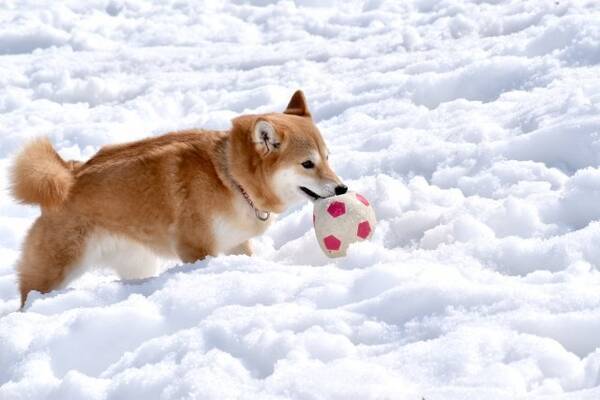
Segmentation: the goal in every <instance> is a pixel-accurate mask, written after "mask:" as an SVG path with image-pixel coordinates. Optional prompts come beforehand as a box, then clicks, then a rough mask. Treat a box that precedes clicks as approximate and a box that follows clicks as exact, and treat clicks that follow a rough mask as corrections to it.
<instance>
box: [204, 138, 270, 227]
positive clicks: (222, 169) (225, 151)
mask: <svg viewBox="0 0 600 400" xmlns="http://www.w3.org/2000/svg"><path fill="white" fill-rule="evenodd" d="M228 146H229V136H228V135H227V136H224V137H223V138H222V139H221V140H220V141H219V142H217V145H216V149H215V150H216V155H217V160H216V161H217V162H216V170H217V175H219V178H220V179H221V181H222V182H223V184H224V185H225V186H226V187H228V188H229V189H230V190H232V191H233V192H238V193H239V194H240V195H241V196H242V197H243V198H244V200H245V201H246V203H248V206H250V207H251V208H252V209H253V210H254V213H255V215H256V218H257V219H259V220H260V221H263V222H264V221H267V220H268V219H269V217H270V215H271V213H270V212H269V211H265V210H261V209H259V208H257V207H256V204H255V203H254V201H253V200H252V198H251V197H250V195H249V194H248V192H247V191H246V190H245V189H244V187H243V186H242V184H241V183H240V182H239V180H238V179H236V178H235V177H234V176H233V175H232V173H231V170H230V168H229V148H228Z"/></svg>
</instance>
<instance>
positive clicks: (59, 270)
mask: <svg viewBox="0 0 600 400" xmlns="http://www.w3.org/2000/svg"><path fill="white" fill-rule="evenodd" d="M88 232H89V229H88V227H87V226H86V225H85V224H84V223H82V222H81V221H78V220H77V219H75V218H69V219H67V218H64V217H63V216H61V215H59V214H57V213H44V214H42V216H40V217H39V218H38V219H37V220H36V221H35V223H34V224H33V226H32V227H31V229H30V230H29V233H28V234H27V237H26V239H25V242H24V244H23V252H22V255H21V259H20V260H19V262H18V264H17V270H18V276H19V290H20V293H21V309H23V307H24V306H25V302H26V300H27V294H28V293H29V292H30V291H32V290H37V291H39V292H41V293H47V292H49V291H51V290H54V289H56V288H59V287H61V285H63V284H64V283H65V280H66V278H67V277H68V275H69V274H70V273H71V272H72V271H73V270H74V269H75V268H77V267H78V262H79V261H80V260H81V258H82V255H83V251H84V247H85V239H86V237H87V234H88Z"/></svg>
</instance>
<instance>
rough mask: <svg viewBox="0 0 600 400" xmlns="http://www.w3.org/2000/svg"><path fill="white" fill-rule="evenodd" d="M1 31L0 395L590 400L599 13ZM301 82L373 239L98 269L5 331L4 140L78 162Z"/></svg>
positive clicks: (210, 13) (20, 20) (310, 16)
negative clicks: (338, 247) (368, 208)
mask: <svg viewBox="0 0 600 400" xmlns="http://www.w3.org/2000/svg"><path fill="white" fill-rule="evenodd" d="M0 22H1V23H0V136H1V137H2V139H1V140H0V186H1V187H2V188H3V191H2V192H1V193H0V260H2V262H1V263H0V316H1V317H0V398H2V399H41V398H47V399H82V398H85V399H98V400H99V399H131V398H147V399H154V398H156V399H159V398H160V399H176V398H189V399H191V398H202V399H225V398H246V399H249V398H261V399H285V398H293V399H336V398H337V399H354V398H356V399H368V398H372V399H375V398H377V399H383V398H394V399H404V398H405V399H421V398H425V399H427V400H435V399H445V400H447V399H465V398H486V399H490V400H496V399H515V398H527V399H557V398H561V399H597V398H599V397H600V339H599V338H600V292H599V290H598V288H599V287H600V286H599V285H600V273H599V269H600V248H599V247H598V243H599V241H600V206H599V204H600V94H599V93H600V80H599V79H598V77H599V76H600V75H599V74H600V68H599V63H600V6H599V5H598V4H597V2H595V1H591V0H590V1H577V0H572V1H564V0H560V1H545V0H544V1H542V0H537V1H526V2H524V1H517V0H512V1H475V0H473V1H461V2H456V1H450V0H441V1H431V0H412V1H402V2H396V1H385V0H368V1H364V2H360V1H350V2H345V1H344V2H342V1H338V0H329V1H313V0H306V1H297V2H295V3H294V2H290V1H282V2H279V3H277V4H271V3H270V2H268V1H262V0H261V1H234V2H230V3H225V2H192V1H190V2H186V1H172V2H164V1H159V0H154V1H143V2H142V1H138V0H92V1H86V2H79V1H65V2H54V1H37V0H35V1H34V0H28V1H27V0H18V1H17V0H7V1H4V2H3V5H2V8H1V9H0ZM297 88H302V89H303V90H304V91H305V94H306V95H307V98H308V101H309V106H310V107H311V110H312V113H313V116H314V118H315V120H316V121H317V123H318V125H319V127H320V129H321V131H322V132H323V134H324V136H325V139H326V141H327V143H328V146H329V148H330V150H331V151H332V152H331V157H330V160H331V163H332V164H333V167H334V169H335V170H336V172H338V174H339V175H340V176H341V177H342V178H344V180H345V182H346V183H348V184H349V186H350V187H351V189H352V190H355V191H358V192H360V193H363V194H364V195H365V196H366V197H367V198H368V199H369V200H370V201H371V203H372V204H373V207H374V208H375V210H376V212H377V217H378V221H379V223H378V226H377V229H376V231H375V235H374V237H373V238H372V240H371V241H370V242H366V243H358V244H356V245H354V246H353V247H351V248H350V250H349V253H348V256H347V257H345V258H343V259H339V260H331V259H328V258H326V257H325V256H324V255H323V254H322V253H321V252H320V249H319V247H318V244H317V242H316V240H315V238H314V232H313V230H312V223H311V215H312V210H311V206H310V205H309V204H305V205H302V206H300V207H298V208H296V209H293V210H290V211H289V212H287V213H286V214H284V215H282V216H280V218H279V220H278V221H277V222H276V223H275V224H274V226H273V227H272V228H271V229H270V230H269V231H268V232H267V233H266V234H265V235H264V236H263V237H261V238H259V239H257V240H256V241H255V249H256V250H257V254H256V255H255V256H254V257H252V258H248V257H246V256H221V257H215V258H209V259H207V260H204V261H201V262H198V263H196V264H194V265H177V266H174V267H173V268H170V269H168V270H165V269H164V268H163V270H162V272H161V273H160V274H159V275H158V276H156V277H154V278H150V279H146V280H141V281H119V280H117V278H116V277H115V276H114V275H111V274H110V273H109V272H106V271H96V272H92V273H88V274H86V275H84V276H83V277H82V278H81V279H79V280H78V281H75V282H74V283H73V284H72V285H71V286H70V287H69V288H67V289H64V290H61V291H55V292H52V293H49V294H46V295H39V294H38V295H36V296H32V298H31V305H30V307H29V308H28V309H27V311H26V312H24V313H18V312H14V310H16V309H17V307H18V296H17V290H16V287H15V273H14V263H15V260H16V258H17V257H18V254H19V246H20V243H21V240H22V239H23V236H24V234H25V232H26V230H27V228H28V226H29V225H30V224H31V222H32V221H33V220H34V219H35V217H36V216H37V215H38V213H39V211H38V210H37V209H35V208H30V207H24V206H20V205H17V204H15V203H14V202H13V201H12V200H11V199H10V197H9V196H8V192H7V191H6V187H7V167H8V165H9V164H10V158H11V156H12V155H13V154H14V153H15V152H16V151H17V150H18V149H19V147H20V146H21V145H22V144H23V142H24V141H26V140H27V139H29V138H32V137H35V136H39V135H47V136H49V137H50V138H51V140H52V142H53V143H54V144H55V145H56V147H57V148H58V149H59V151H60V153H61V154H62V155H63V156H65V157H67V158H81V159H85V158H86V157H89V156H90V155H92V154H93V153H94V152H95V151H97V149H98V148H99V147H100V146H102V145H104V144H107V143H116V142H124V141H129V140H135V139H139V138H143V137H146V136H148V135H154V134H160V133H164V132H167V131H171V130H176V129H182V128H187V127H207V128H219V129H226V128H227V127H228V126H229V121H230V119H231V118H232V117H234V116H236V115H238V114H240V113H250V112H266V111H273V110H281V109H283V108H284V107H285V104H286V102H287V100H288V99H289V96H290V95H291V94H292V93H293V91H294V90H295V89H297Z"/></svg>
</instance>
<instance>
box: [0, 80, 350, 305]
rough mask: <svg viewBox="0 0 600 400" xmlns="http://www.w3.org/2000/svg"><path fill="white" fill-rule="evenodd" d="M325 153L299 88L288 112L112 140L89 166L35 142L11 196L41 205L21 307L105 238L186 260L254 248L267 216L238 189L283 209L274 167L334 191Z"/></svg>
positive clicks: (24, 266) (24, 269) (21, 162)
mask: <svg viewBox="0 0 600 400" xmlns="http://www.w3.org/2000/svg"><path fill="white" fill-rule="evenodd" d="M260 121H263V122H260ZM265 123H268V124H267V125H265ZM260 124H262V125H260ZM259 126H267V127H269V129H271V131H270V132H271V134H272V135H273V137H272V138H270V139H269V140H271V139H272V140H273V143H271V142H269V140H265V141H262V139H261V140H258V141H257V140H256V136H255V134H256V132H258V131H257V129H258V127H259ZM259 133H260V132H259ZM275 141H278V143H275ZM309 156H310V157H317V158H318V160H315V161H316V162H317V165H316V167H315V168H314V169H311V170H310V171H308V170H304V169H302V167H301V166H300V164H301V163H302V161H304V160H305V159H306V158H307V157H309ZM326 159H327V154H326V148H325V144H324V142H323V139H322V138H321V135H320V133H319V131H318V129H317V128H316V126H315V125H314V123H313V122H312V119H311V117H310V113H309V112H308V108H307V107H306V103H305V99H304V96H303V94H302V92H300V91H298V92H296V94H295V95H294V96H293V97H292V100H291V101H290V105H289V106H288V108H287V109H286V111H284V113H270V114H262V115H246V116H242V117H238V118H236V119H235V120H234V121H233V126H232V128H231V130H230V131H229V132H218V131H202V130H189V131H184V132H176V133H169V134H166V135H163V136H158V137H152V138H148V139H144V140H140V141H137V142H133V143H126V144H119V145H112V146H106V147H104V148H102V149H101V150H100V151H99V152H98V153H97V154H96V155H94V156H93V157H92V158H91V159H90V160H88V161H87V162H85V163H81V162H77V161H69V162H65V161H64V160H62V159H61V158H60V157H59V156H58V154H57V153H56V151H54V149H53V148H52V146H51V145H50V143H49V141H48V140H47V139H39V140H37V141H35V142H33V143H31V144H29V145H28V146H27V147H25V149H24V150H23V152H22V153H21V154H20V155H19V156H18V157H17V159H16V162H15V165H14V168H13V174H12V180H13V181H12V182H13V194H14V196H15V197H16V198H17V199H19V200H20V201H22V202H25V203H34V204H40V205H41V206H42V215H41V216H40V217H39V218H38V219H37V220H36V222H35V223H34V225H33V226H32V228H31V229H30V231H29V233H28V235H27V238H26V239H25V242H24V245H23V252H22V256H21V259H20V261H19V263H18V266H17V268H18V274H19V287H20V292H21V307H23V305H24V304H25V301H26V299H27V294H28V293H29V292H30V291H31V290H37V291H40V292H42V293H45V292H48V291H50V290H53V289H55V288H57V287H59V286H60V285H63V284H64V283H65V282H66V280H67V279H68V277H69V276H70V275H71V274H72V273H73V272H74V271H76V270H78V269H79V268H82V264H85V263H87V262H88V259H87V258H86V257H87V256H88V255H89V254H91V253H90V252H91V250H90V249H91V248H93V247H94V246H95V245H100V244H98V243H100V242H101V240H99V239H98V238H101V237H105V236H106V235H110V237H111V238H118V239H119V240H120V239H125V240H126V241H129V242H133V243H135V244H137V245H140V246H142V247H144V248H147V249H150V250H152V252H154V253H156V254H160V255H164V256H173V257H178V258H179V259H181V260H182V261H184V262H194V261H196V260H199V259H202V258H204V257H206V256H207V255H216V254H218V253H220V252H226V253H230V254H233V253H236V254H239V253H244V254H250V253H251V250H250V243H249V242H248V240H249V239H250V238H252V237H254V236H257V235H260V234H261V233H262V232H264V230H265V229H266V228H267V227H268V225H269V223H270V220H269V221H261V220H259V219H258V218H257V217H256V215H255V211H254V210H253V209H252V208H251V207H250V206H249V204H248V203H247V202H246V201H245V200H244V197H243V196H242V194H241V191H240V189H239V186H238V185H240V186H242V187H243V188H244V189H245V190H246V191H247V193H248V194H249V196H250V198H251V199H252V200H253V202H254V204H255V205H256V207H258V208H259V209H260V210H264V211H269V212H281V211H283V210H284V209H285V208H286V207H287V206H288V205H289V204H290V201H289V200H288V199H286V198H284V196H283V195H282V191H281V187H280V186H282V185H281V184H280V185H279V186H277V185H275V184H274V179H275V178H274V176H276V174H277V172H278V171H281V170H286V171H288V175H290V174H292V175H293V176H295V177H299V178H298V179H302V180H309V181H310V182H314V185H316V186H315V187H317V186H318V187H319V190H320V186H319V185H321V184H322V185H323V187H324V188H329V189H327V190H328V192H327V193H329V194H331V190H330V188H331V187H332V185H339V184H340V183H341V182H340V181H339V178H337V176H336V175H335V173H334V172H333V171H332V170H331V169H330V167H329V165H328V163H327V161H326ZM290 171H293V173H290ZM311 184H312V183H311ZM292 189H294V190H296V192H299V189H298V188H292ZM315 190H316V189H315ZM323 190H325V189H323ZM294 193H295V192H294ZM103 235H104V236H103ZM95 242H98V243H95ZM103 251H104V250H102V251H100V253H103ZM131 261H132V262H133V261H135V260H131ZM128 262H129V261H128Z"/></svg>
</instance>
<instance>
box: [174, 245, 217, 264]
mask: <svg viewBox="0 0 600 400" xmlns="http://www.w3.org/2000/svg"><path fill="white" fill-rule="evenodd" d="M209 254H210V253H209V252H208V251H207V250H206V248H204V247H203V246H199V245H193V244H190V243H179V244H178V245H177V255H178V256H179V258H180V259H181V261H183V262H184V263H194V262H196V261H198V260H202V259H204V258H205V257H206V256H208V255H209Z"/></svg>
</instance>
